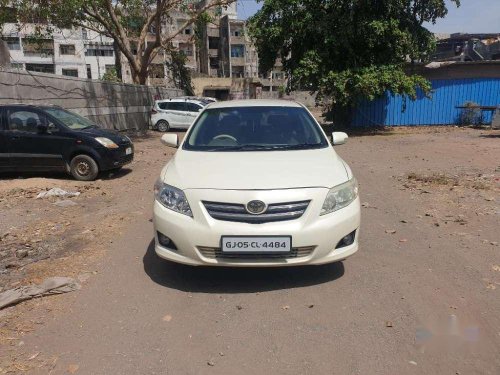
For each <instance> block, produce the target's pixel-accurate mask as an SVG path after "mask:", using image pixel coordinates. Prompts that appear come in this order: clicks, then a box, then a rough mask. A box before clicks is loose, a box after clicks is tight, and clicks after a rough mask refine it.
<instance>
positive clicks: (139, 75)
mask: <svg viewBox="0 0 500 375" xmlns="http://www.w3.org/2000/svg"><path fill="white" fill-rule="evenodd" d="M130 74H131V75H132V80H133V81H134V83H135V84H136V85H145V84H146V83H147V81H148V69H147V68H142V69H141V70H140V71H136V70H134V68H132V67H130Z"/></svg>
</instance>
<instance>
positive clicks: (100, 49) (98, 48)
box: [85, 44, 137, 57]
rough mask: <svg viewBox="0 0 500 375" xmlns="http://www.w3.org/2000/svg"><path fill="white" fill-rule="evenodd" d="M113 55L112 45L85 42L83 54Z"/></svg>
mask: <svg viewBox="0 0 500 375" xmlns="http://www.w3.org/2000/svg"><path fill="white" fill-rule="evenodd" d="M136 53H137V51H136ZM114 55H115V51H114V50H113V46H106V45H94V44H85V56H100V57H105V56H109V57H112V56H114Z"/></svg>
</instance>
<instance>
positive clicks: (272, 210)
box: [203, 201, 311, 224]
mask: <svg viewBox="0 0 500 375" xmlns="http://www.w3.org/2000/svg"><path fill="white" fill-rule="evenodd" d="M309 202H311V201H301V202H288V203H274V204H270V205H269V206H267V209H266V211H265V212H263V213H262V214H259V215H253V214H250V213H248V212H247V210H246V208H245V206H244V205H243V204H238V203H219V202H203V204H204V205H205V208H206V209H207V211H208V213H209V214H210V216H212V217H213V218H214V219H217V220H224V221H234V222H240V223H251V224H262V223H269V222H273V221H285V220H294V219H298V218H299V217H301V216H302V215H303V214H304V212H305V211H306V209H307V207H308V206H309Z"/></svg>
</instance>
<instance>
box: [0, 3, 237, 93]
mask: <svg viewBox="0 0 500 375" xmlns="http://www.w3.org/2000/svg"><path fill="white" fill-rule="evenodd" d="M2 1H4V2H5V0H0V5H1V2H2ZM234 1H235V0H209V1H203V2H198V1H193V0H10V1H8V7H3V8H2V9H0V20H1V19H2V13H3V14H4V15H5V14H6V13H8V12H12V11H13V10H15V11H16V12H17V15H18V17H17V19H18V22H19V24H20V25H24V24H27V23H34V22H36V24H37V30H38V31H39V32H40V33H41V34H43V33H50V32H51V31H52V29H53V28H60V29H61V28H69V27H85V28H87V29H89V30H94V31H96V32H98V33H100V34H102V35H105V36H108V37H110V38H113V41H114V43H115V45H116V47H117V48H118V49H119V50H120V51H121V52H122V53H123V55H124V56H125V59H126V60H127V61H128V63H129V65H130V72H131V75H132V78H133V81H134V83H137V84H145V83H146V81H147V78H148V71H149V68H150V66H151V64H152V62H153V59H154V58H155V57H156V56H157V54H158V53H159V52H160V51H161V50H162V49H163V50H165V51H167V53H169V52H170V51H172V50H173V47H172V41H173V39H174V38H175V37H176V36H177V35H179V34H181V33H182V32H183V31H184V29H185V28H187V27H188V26H191V25H192V24H194V23H196V21H197V20H198V19H199V18H200V17H206V13H207V11H208V10H209V9H212V8H215V7H221V6H227V5H229V4H231V3H232V2H234ZM177 10H181V11H182V12H183V13H185V14H186V15H187V17H186V19H185V21H184V22H183V23H182V24H180V25H177V24H173V25H172V26H173V27H174V30H172V29H170V28H165V27H164V26H165V24H166V22H167V21H168V20H170V19H171V14H172V12H174V11H177Z"/></svg>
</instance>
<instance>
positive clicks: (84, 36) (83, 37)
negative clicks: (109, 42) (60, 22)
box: [82, 29, 89, 40]
mask: <svg viewBox="0 0 500 375" xmlns="http://www.w3.org/2000/svg"><path fill="white" fill-rule="evenodd" d="M82 39H83V40H88V39H89V33H88V31H87V29H82Z"/></svg>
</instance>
